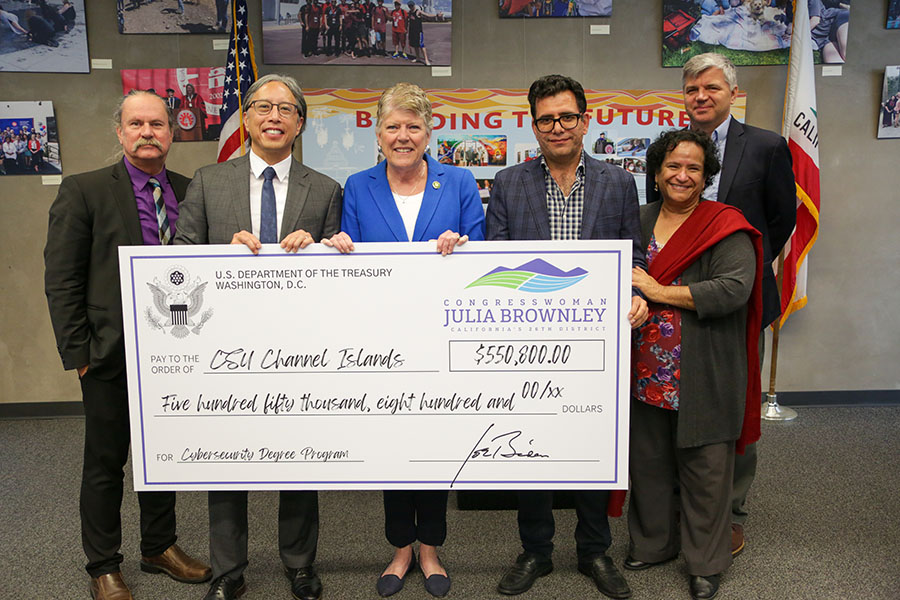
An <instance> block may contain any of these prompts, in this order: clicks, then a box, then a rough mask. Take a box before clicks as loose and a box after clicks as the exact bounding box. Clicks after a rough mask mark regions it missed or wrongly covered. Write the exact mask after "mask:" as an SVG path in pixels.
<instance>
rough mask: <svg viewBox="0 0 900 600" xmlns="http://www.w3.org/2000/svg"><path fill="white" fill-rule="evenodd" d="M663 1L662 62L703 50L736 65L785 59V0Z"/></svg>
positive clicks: (788, 14)
mask: <svg viewBox="0 0 900 600" xmlns="http://www.w3.org/2000/svg"><path fill="white" fill-rule="evenodd" d="M801 1H803V0H801ZM810 1H811V2H812V1H818V0H810ZM662 5H663V34H662V59H663V66H664V67H680V66H682V65H683V64H684V63H685V62H687V60H688V59H689V58H691V57H692V56H696V55H697V54H703V53H704V52H718V53H719V54H724V55H725V56H727V57H728V58H730V59H731V61H732V62H733V63H734V64H735V65H739V66H740V65H782V64H787V61H788V57H789V56H790V47H791V21H792V20H793V12H794V11H793V5H792V4H791V2H790V0H663V3H662Z"/></svg>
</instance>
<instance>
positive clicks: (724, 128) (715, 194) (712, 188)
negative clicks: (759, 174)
mask: <svg viewBox="0 0 900 600" xmlns="http://www.w3.org/2000/svg"><path fill="white" fill-rule="evenodd" d="M730 125H731V115H728V118H727V119H725V120H724V121H722V123H721V125H719V126H718V127H716V129H715V131H713V134H712V140H713V143H714V144H715V145H716V154H718V155H719V164H720V165H723V166H724V160H725V142H727V141H728V127H729V126H730ZM721 177H722V169H719V172H718V173H716V176H715V177H713V180H712V183H710V184H709V187H707V188H706V189H705V190H703V198H705V199H706V200H713V201H718V199H719V179H721Z"/></svg>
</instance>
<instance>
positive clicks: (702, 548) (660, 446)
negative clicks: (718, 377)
mask: <svg viewBox="0 0 900 600" xmlns="http://www.w3.org/2000/svg"><path fill="white" fill-rule="evenodd" d="M677 425H678V413H677V412H676V411H673V410H667V409H665V408H658V407H656V406H650V405H649V404H645V403H644V402H640V401H638V400H632V401H631V456H630V458H629V461H630V468H629V473H630V475H631V499H630V503H629V506H628V534H629V537H630V538H631V540H630V548H629V554H630V555H631V556H633V557H634V558H636V559H637V560H641V561H645V562H661V561H664V560H667V559H669V558H673V557H674V556H676V555H677V554H678V551H679V550H681V552H682V553H683V554H684V561H685V564H686V565H687V571H688V573H689V574H691V575H700V576H708V575H715V574H717V573H721V572H722V571H724V570H725V569H727V568H728V567H729V566H730V565H731V478H732V476H733V472H734V442H733V441H730V442H722V443H717V444H709V445H706V446H698V447H695V448H678V447H676V446H675V440H676V435H677V431H678V427H677ZM676 481H677V482H679V484H680V491H679V493H678V494H676V493H675V484H676ZM679 509H680V512H681V517H680V527H679V526H677V525H676V519H675V513H676V511H678V510H679Z"/></svg>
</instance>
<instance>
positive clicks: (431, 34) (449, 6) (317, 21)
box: [262, 0, 453, 66]
mask: <svg viewBox="0 0 900 600" xmlns="http://www.w3.org/2000/svg"><path fill="white" fill-rule="evenodd" d="M262 24H263V25H262V30H263V62H264V63H266V64H269V65H376V66H378V65H380V66H388V65H390V66H398V65H400V66H432V65H435V66H449V65H450V57H451V40H452V38H453V1H452V0H418V1H417V2H413V1H412V0H409V1H407V0H403V2H400V1H393V0H342V1H337V0H326V1H324V2H320V1H319V0H281V1H280V2H274V3H265V2H264V3H263V7H262Z"/></svg>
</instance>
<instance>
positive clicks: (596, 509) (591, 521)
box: [518, 490, 612, 562]
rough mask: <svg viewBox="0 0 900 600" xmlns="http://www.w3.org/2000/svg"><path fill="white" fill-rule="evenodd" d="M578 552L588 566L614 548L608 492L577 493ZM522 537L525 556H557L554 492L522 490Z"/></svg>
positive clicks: (584, 491) (520, 506) (576, 543)
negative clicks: (555, 552)
mask: <svg viewBox="0 0 900 600" xmlns="http://www.w3.org/2000/svg"><path fill="white" fill-rule="evenodd" d="M573 496H574V498H575V514H576V515H577V516H578V524H577V525H576V526H575V550H576V552H577V554H578V561H579V562H588V561H590V560H592V559H594V558H596V557H597V556H599V555H601V554H604V553H605V552H606V551H607V550H608V549H609V546H610V544H612V534H611V533H610V531H609V519H608V518H607V516H606V507H607V504H609V491H607V490H575V492H574V493H573ZM518 497H519V517H518V518H519V537H520V538H521V540H522V549H523V550H525V552H532V553H534V554H539V555H541V556H543V557H545V558H550V556H551V554H552V553H553V534H554V533H555V531H556V523H555V522H554V520H553V491H552V490H519V492H518Z"/></svg>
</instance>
